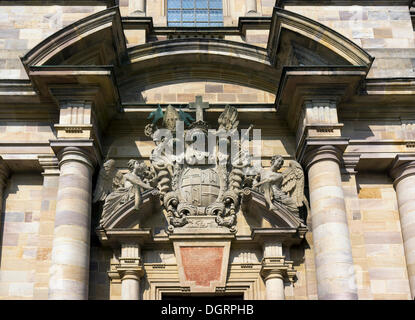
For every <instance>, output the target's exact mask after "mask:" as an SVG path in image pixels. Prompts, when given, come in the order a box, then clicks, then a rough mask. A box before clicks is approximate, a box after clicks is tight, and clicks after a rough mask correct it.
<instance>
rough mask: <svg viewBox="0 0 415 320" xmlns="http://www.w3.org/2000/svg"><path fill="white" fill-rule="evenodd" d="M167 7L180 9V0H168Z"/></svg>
mask: <svg viewBox="0 0 415 320" xmlns="http://www.w3.org/2000/svg"><path fill="white" fill-rule="evenodd" d="M167 8H168V9H180V8H181V1H180V0H169V1H168V2H167Z"/></svg>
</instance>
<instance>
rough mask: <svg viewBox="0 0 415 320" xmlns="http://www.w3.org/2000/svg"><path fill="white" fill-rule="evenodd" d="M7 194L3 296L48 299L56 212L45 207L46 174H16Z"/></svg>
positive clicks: (0, 278) (0, 279) (0, 270)
mask: <svg viewBox="0 0 415 320" xmlns="http://www.w3.org/2000/svg"><path fill="white" fill-rule="evenodd" d="M4 196H5V199H6V201H5V203H4V211H3V214H2V217H1V257H0V299H5V298H6V299H36V298H40V299H45V298H47V294H46V296H45V295H44V290H43V289H44V288H46V289H47V286H48V272H49V268H48V266H49V263H50V258H51V257H50V253H51V247H52V241H51V240H52V237H53V220H54V215H53V214H49V216H48V217H45V216H46V215H47V213H46V212H45V211H43V210H42V201H41V198H42V176H41V175H36V174H15V175H13V176H12V177H11V179H10V180H9V183H8V186H7V187H6V190H5V194H4ZM50 213H53V210H51V211H50ZM49 221H50V222H52V225H51V224H50V223H49Z"/></svg>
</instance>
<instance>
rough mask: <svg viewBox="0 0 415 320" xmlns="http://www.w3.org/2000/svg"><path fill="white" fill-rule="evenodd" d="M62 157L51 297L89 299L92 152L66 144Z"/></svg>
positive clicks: (51, 271)
mask: <svg viewBox="0 0 415 320" xmlns="http://www.w3.org/2000/svg"><path fill="white" fill-rule="evenodd" d="M58 159H59V167H60V175H59V188H58V194H57V204H56V216H55V230H54V237H53V248H52V266H51V268H50V281H49V299H65V300H66V299H70V300H81V299H87V298H88V280H89V250H90V248H89V242H90V225H91V189H92V181H91V180H92V173H93V164H92V160H91V157H90V155H89V154H88V152H86V151H85V150H84V149H83V148H78V147H64V148H63V149H62V150H61V151H60V152H59V153H58Z"/></svg>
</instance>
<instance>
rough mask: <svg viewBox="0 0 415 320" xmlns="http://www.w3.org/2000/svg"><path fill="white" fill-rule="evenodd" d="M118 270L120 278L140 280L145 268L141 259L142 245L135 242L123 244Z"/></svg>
mask: <svg viewBox="0 0 415 320" xmlns="http://www.w3.org/2000/svg"><path fill="white" fill-rule="evenodd" d="M116 270H117V272H118V274H119V275H120V279H121V280H124V279H135V280H139V279H140V278H141V277H142V276H143V274H144V269H143V266H142V261H141V252H140V245H139V244H138V243H135V242H126V243H122V244H121V256H120V258H119V264H118V265H117V266H116Z"/></svg>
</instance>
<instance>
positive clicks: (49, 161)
mask: <svg viewBox="0 0 415 320" xmlns="http://www.w3.org/2000/svg"><path fill="white" fill-rule="evenodd" d="M37 158H38V160H39V164H40V166H41V167H42V169H43V172H42V175H43V176H59V160H58V158H57V157H56V156H55V155H53V154H45V155H38V157H37Z"/></svg>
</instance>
